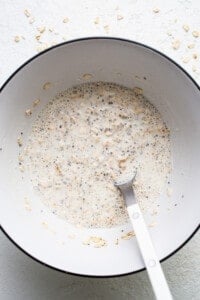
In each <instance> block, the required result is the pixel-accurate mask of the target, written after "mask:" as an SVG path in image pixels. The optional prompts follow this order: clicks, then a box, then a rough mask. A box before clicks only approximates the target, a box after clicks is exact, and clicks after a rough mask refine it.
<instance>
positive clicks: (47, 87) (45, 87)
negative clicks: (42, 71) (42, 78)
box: [42, 82, 52, 91]
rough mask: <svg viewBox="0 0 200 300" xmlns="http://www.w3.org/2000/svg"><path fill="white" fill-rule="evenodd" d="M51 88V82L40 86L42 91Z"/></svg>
mask: <svg viewBox="0 0 200 300" xmlns="http://www.w3.org/2000/svg"><path fill="white" fill-rule="evenodd" d="M51 86H52V84H51V82H45V83H44V84H43V86H42V88H43V90H45V91H46V90H49V89H50V87H51Z"/></svg>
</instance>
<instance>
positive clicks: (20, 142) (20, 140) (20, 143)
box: [17, 137, 23, 147]
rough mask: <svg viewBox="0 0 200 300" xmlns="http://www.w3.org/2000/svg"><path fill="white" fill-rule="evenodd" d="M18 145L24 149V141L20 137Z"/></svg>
mask: <svg viewBox="0 0 200 300" xmlns="http://www.w3.org/2000/svg"><path fill="white" fill-rule="evenodd" d="M17 143H18V145H19V147H22V145H23V143H22V139H21V138H20V137H18V138H17Z"/></svg>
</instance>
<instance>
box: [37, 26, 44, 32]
mask: <svg viewBox="0 0 200 300" xmlns="http://www.w3.org/2000/svg"><path fill="white" fill-rule="evenodd" d="M45 30H46V27H45V26H42V27H38V28H37V31H38V32H39V33H44V32H45Z"/></svg>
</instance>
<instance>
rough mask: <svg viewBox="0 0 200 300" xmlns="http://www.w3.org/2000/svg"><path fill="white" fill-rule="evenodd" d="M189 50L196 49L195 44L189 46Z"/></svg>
mask: <svg viewBox="0 0 200 300" xmlns="http://www.w3.org/2000/svg"><path fill="white" fill-rule="evenodd" d="M187 47H188V49H193V48H194V47H195V44H188V46H187Z"/></svg>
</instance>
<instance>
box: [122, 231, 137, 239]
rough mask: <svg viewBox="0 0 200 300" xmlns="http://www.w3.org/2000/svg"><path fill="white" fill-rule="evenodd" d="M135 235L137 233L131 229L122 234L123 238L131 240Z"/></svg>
mask: <svg viewBox="0 0 200 300" xmlns="http://www.w3.org/2000/svg"><path fill="white" fill-rule="evenodd" d="M134 236H135V233H134V232H133V231H129V232H127V233H124V234H122V236H121V239H122V240H130V239H131V238H132V237H134Z"/></svg>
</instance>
